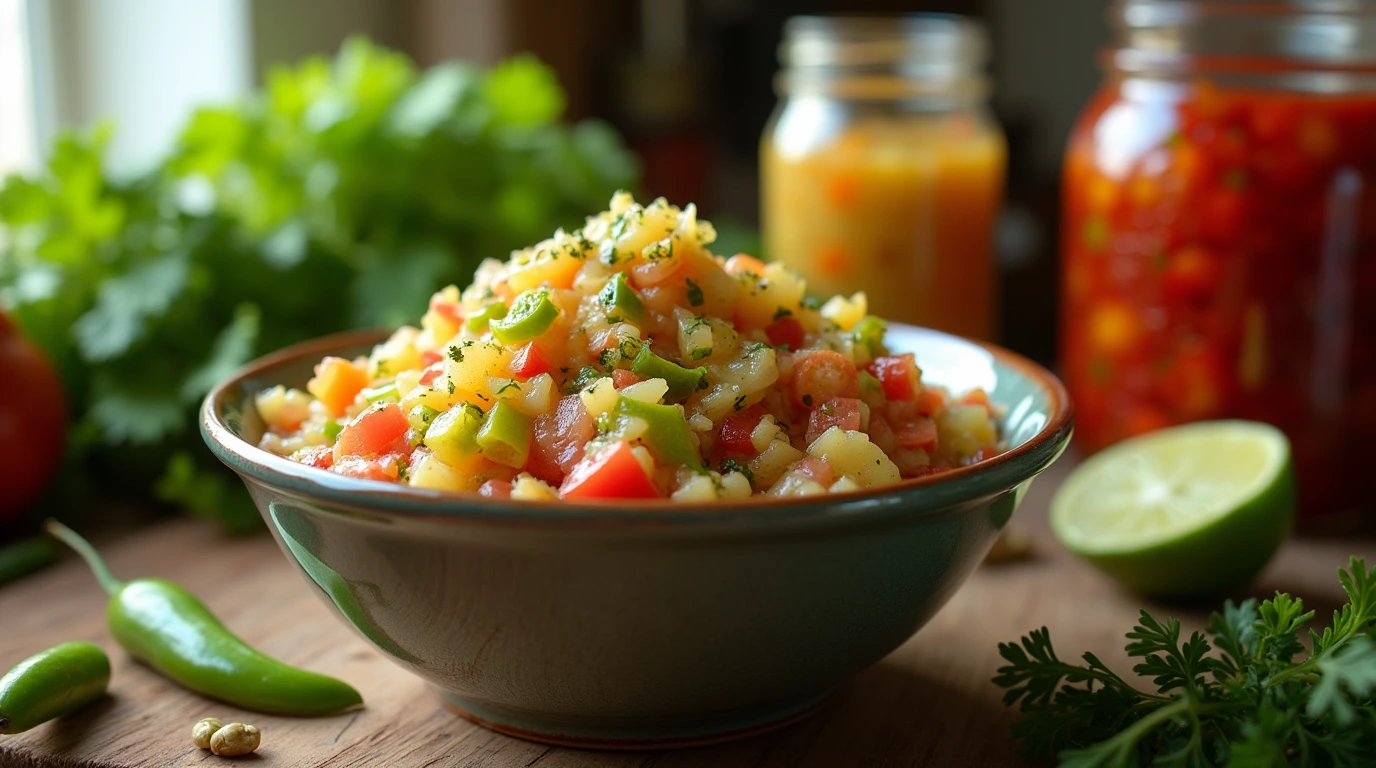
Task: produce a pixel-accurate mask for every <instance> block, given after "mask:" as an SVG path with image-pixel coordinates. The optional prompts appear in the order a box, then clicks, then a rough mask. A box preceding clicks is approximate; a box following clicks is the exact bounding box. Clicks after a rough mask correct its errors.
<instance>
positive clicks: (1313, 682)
mask: <svg viewBox="0 0 1376 768" xmlns="http://www.w3.org/2000/svg"><path fill="white" fill-rule="evenodd" d="M1338 577H1339V579H1340V581H1341V582H1342V586H1343V591H1344V592H1346V593H1347V599H1348V602H1347V604H1346V605H1344V606H1342V607H1341V608H1340V609H1338V610H1337V611H1335V612H1334V614H1333V624H1332V625H1331V626H1330V627H1328V628H1326V629H1324V630H1323V631H1322V632H1318V631H1315V630H1312V629H1311V630H1309V640H1310V650H1309V652H1308V654H1307V655H1305V648H1304V644H1303V643H1302V642H1301V641H1300V633H1301V632H1302V631H1303V630H1304V628H1305V625H1306V624H1308V622H1309V621H1310V620H1311V619H1312V618H1313V617H1314V612H1313V611H1306V610H1305V609H1304V602H1303V601H1302V600H1300V599H1298V598H1292V597H1291V596H1290V595H1287V594H1285V593H1282V592H1277V593H1276V596H1275V597H1273V598H1271V599H1270V600H1266V601H1263V602H1261V603H1260V604H1258V603H1257V601H1256V600H1255V599H1249V600H1245V601H1243V602H1242V603H1241V604H1234V603H1233V602H1232V601H1228V602H1227V603H1225V604H1224V607H1223V610H1222V612H1216V613H1214V614H1212V615H1211V616H1210V617H1209V623H1208V625H1207V627H1206V629H1205V632H1204V633H1200V632H1193V633H1191V634H1190V636H1189V637H1188V638H1185V639H1182V637H1181V630H1180V622H1179V621H1177V620H1175V619H1167V620H1165V621H1162V620H1160V619H1157V618H1156V617H1155V616H1152V615H1151V614H1150V613H1148V612H1146V611H1142V615H1141V618H1140V620H1139V621H1138V624H1137V626H1135V627H1133V629H1132V631H1131V632H1129V633H1128V634H1127V639H1128V641H1129V642H1128V644H1127V647H1126V650H1127V654H1128V656H1130V657H1132V658H1135V659H1139V660H1140V661H1139V662H1138V663H1137V664H1136V665H1135V666H1134V667H1133V672H1135V673H1137V674H1138V675H1141V676H1143V677H1149V678H1151V682H1152V684H1153V685H1154V686H1155V687H1156V690H1155V691H1154V692H1151V691H1144V690H1142V689H1140V688H1138V687H1136V686H1134V685H1132V684H1130V683H1129V682H1127V681H1126V680H1124V679H1123V678H1121V677H1119V676H1118V675H1117V674H1115V673H1114V672H1113V671H1112V670H1110V669H1109V668H1108V667H1107V666H1105V665H1104V664H1103V662H1101V661H1100V660H1099V659H1098V657H1096V656H1095V655H1094V654H1092V653H1086V654H1084V656H1083V664H1075V663H1070V662H1065V661H1062V660H1061V659H1060V658H1059V657H1057V655H1056V651H1055V650H1054V649H1053V648H1052V645H1051V636H1050V633H1049V632H1048V631H1047V629H1046V628H1045V627H1043V628H1041V629H1037V630H1033V631H1032V632H1031V633H1030V634H1028V635H1027V636H1026V637H1023V638H1021V640H1020V641H1019V642H1016V643H1002V644H1000V645H999V655H1000V656H1002V657H1003V658H1004V660H1005V661H1007V662H1008V663H1007V664H1006V665H1005V666H1003V667H1000V668H999V670H998V676H997V677H995V678H994V683H995V684H996V685H998V686H999V687H1001V688H1004V689H1006V693H1005V694H1004V697H1003V701H1004V704H1006V705H1008V706H1013V705H1017V706H1018V707H1019V709H1020V710H1021V711H1022V713H1023V717H1022V718H1021V719H1020V720H1019V721H1018V722H1017V723H1016V724H1015V725H1014V726H1013V734H1014V736H1016V737H1017V738H1018V739H1019V740H1020V741H1021V742H1022V751H1023V756H1024V757H1025V758H1027V759H1029V760H1036V761H1041V760H1048V759H1052V758H1058V759H1059V761H1060V765H1062V766H1065V767H1067V768H1129V767H1134V768H1135V767H1136V766H1169V767H1173V768H1174V767H1178V768H1207V767H1208V766H1228V767H1229V768H1269V767H1271V766H1316V767H1323V766H1332V767H1333V768H1345V767H1347V766H1352V767H1353V768H1355V767H1356V766H1376V638H1374V637H1373V636H1376V569H1372V570H1368V569H1367V567H1366V563H1365V561H1363V560H1362V559H1361V558H1358V557H1353V558H1352V559H1351V561H1350V562H1349V564H1348V567H1347V569H1340V570H1339V572H1338ZM1301 657H1302V658H1301ZM1296 659H1301V660H1298V661H1297V660H1296Z"/></svg>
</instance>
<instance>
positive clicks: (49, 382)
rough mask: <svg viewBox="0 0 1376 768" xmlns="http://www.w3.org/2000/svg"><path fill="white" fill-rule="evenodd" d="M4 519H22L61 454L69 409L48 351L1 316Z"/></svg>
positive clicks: (0, 515) (0, 517) (0, 506)
mask: <svg viewBox="0 0 1376 768" xmlns="http://www.w3.org/2000/svg"><path fill="white" fill-rule="evenodd" d="M0 371H4V374H3V375H0V488H3V489H4V492H3V493H0V522H4V521H6V520H12V519H16V518H18V513H19V511H20V510H21V509H23V508H24V507H26V506H28V505H29V503H30V502H32V501H33V500H34V499H35V498H37V496H38V494H39V493H40V492H42V490H43V489H44V488H45V487H46V486H47V484H48V480H50V479H51V478H52V476H53V473H54V472H56V471H57V465H58V462H59V460H60V459H61V458H62V441H63V437H64V436H65V434H66V431H67V408H66V403H65V401H64V399H63V396H62V387H61V384H60V383H59V382H58V379H57V373H56V372H55V371H54V370H53V367H52V364H51V363H49V362H48V360H47V358H45V357H44V356H43V353H42V352H40V351H39V350H38V348H37V347H35V346H34V345H33V344H32V343H30V342H29V340H28V339H26V338H24V337H23V336H22V335H20V333H19V329H18V328H16V327H15V326H14V325H13V324H12V323H11V322H10V320H9V318H7V317H5V316H4V315H3V314H0Z"/></svg>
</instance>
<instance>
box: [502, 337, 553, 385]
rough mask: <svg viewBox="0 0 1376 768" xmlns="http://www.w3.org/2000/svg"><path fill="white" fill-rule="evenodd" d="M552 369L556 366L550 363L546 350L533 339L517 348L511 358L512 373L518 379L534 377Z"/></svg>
mask: <svg viewBox="0 0 1376 768" xmlns="http://www.w3.org/2000/svg"><path fill="white" fill-rule="evenodd" d="M552 370H554V367H553V366H551V365H550V364H549V357H548V356H547V355H546V354H545V350H544V349H543V348H542V347H541V346H540V345H539V344H536V343H535V342H533V341H532V342H531V343H529V344H527V345H525V346H524V347H521V348H520V349H518V350H516V355H515V356H514V357H512V358H511V375H512V376H515V377H516V378H518V379H533V378H535V377H536V376H539V375H540V374H542V373H549V372H550V371H552Z"/></svg>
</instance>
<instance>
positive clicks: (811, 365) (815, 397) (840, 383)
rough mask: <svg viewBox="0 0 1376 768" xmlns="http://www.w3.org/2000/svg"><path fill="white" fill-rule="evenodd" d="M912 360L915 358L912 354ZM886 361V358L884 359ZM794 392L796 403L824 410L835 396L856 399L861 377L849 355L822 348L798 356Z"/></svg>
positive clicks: (792, 384)
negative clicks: (848, 357) (823, 404)
mask: <svg viewBox="0 0 1376 768" xmlns="http://www.w3.org/2000/svg"><path fill="white" fill-rule="evenodd" d="M909 357H911V355H909ZM881 359H882V358H881ZM790 389H791V390H792V394H793V402H795V403H797V404H798V405H801V406H802V407H804V408H809V409H811V408H820V407H821V405H822V403H825V402H826V401H828V400H830V399H832V398H833V397H855V396H856V395H857V394H859V392H860V374H859V372H858V371H856V370H855V365H854V364H853V363H851V361H850V360H849V359H847V358H846V356H845V355H843V354H841V353H840V352H834V351H832V350H830V349H819V350H813V351H808V352H804V353H802V354H800V355H798V359H797V362H795V363H794V364H793V381H792V382H791V386H790Z"/></svg>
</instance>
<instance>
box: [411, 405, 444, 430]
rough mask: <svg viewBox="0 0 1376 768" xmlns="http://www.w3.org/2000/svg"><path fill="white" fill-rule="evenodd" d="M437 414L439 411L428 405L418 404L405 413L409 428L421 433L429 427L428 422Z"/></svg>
mask: <svg viewBox="0 0 1376 768" xmlns="http://www.w3.org/2000/svg"><path fill="white" fill-rule="evenodd" d="M438 415H440V412H439V411H437V410H435V409H434V408H431V407H430V406H428V405H418V406H416V407H415V408H412V409H411V412H410V413H408V414H406V421H407V422H408V423H410V425H411V429H414V430H416V431H417V432H419V433H421V434H422V435H423V434H425V432H426V430H428V429H429V428H430V422H432V421H434V420H435V417H436V416H438Z"/></svg>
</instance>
